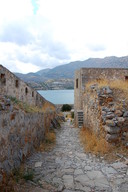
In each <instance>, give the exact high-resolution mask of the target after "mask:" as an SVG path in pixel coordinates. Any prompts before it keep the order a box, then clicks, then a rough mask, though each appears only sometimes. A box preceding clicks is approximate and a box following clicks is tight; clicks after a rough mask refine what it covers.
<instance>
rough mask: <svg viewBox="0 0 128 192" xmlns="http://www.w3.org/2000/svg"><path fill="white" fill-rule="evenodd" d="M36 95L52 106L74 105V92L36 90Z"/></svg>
mask: <svg viewBox="0 0 128 192" xmlns="http://www.w3.org/2000/svg"><path fill="white" fill-rule="evenodd" d="M38 93H39V94H40V95H42V96H43V97H44V98H45V99H47V100H48V101H50V102H52V103H53V104H74V90H73V89H72V90H67V89H66V90H38Z"/></svg>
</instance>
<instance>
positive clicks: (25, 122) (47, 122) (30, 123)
mask: <svg viewBox="0 0 128 192" xmlns="http://www.w3.org/2000/svg"><path fill="white" fill-rule="evenodd" d="M1 104H2V109H1V108H0V170H1V171H2V170H4V171H6V172H7V173H9V172H10V171H11V170H12V169H13V168H17V167H18V166H19V165H20V163H21V161H22V160H23V159H24V158H25V157H27V156H28V155H29V154H32V152H33V151H34V149H35V148H37V147H39V145H40V143H41V142H42V141H43V140H44V137H45V132H46V130H48V129H49V127H50V126H51V121H52V120H53V119H54V118H55V112H53V111H49V112H46V113H41V112H36V113H35V112H34V113H26V112H24V111H23V110H21V109H15V107H14V106H13V105H12V104H11V102H10V101H9V99H7V98H5V97H2V98H1V99H0V106H1Z"/></svg>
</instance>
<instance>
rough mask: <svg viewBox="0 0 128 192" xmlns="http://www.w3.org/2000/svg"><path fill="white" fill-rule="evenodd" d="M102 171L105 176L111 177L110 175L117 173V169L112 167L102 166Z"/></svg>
mask: <svg viewBox="0 0 128 192" xmlns="http://www.w3.org/2000/svg"><path fill="white" fill-rule="evenodd" d="M102 172H103V173H104V174H106V175H107V177H111V176H112V175H115V174H117V171H116V170H115V169H113V168H112V167H103V168H102Z"/></svg>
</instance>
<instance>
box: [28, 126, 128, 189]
mask: <svg viewBox="0 0 128 192" xmlns="http://www.w3.org/2000/svg"><path fill="white" fill-rule="evenodd" d="M26 166H27V167H29V168H32V169H34V173H35V174H34V175H35V176H34V183H36V184H35V187H33V188H31V189H29V190H26V191H29V192H30V191H31V192H34V191H35V192H59V191H60V192H75V191H77V192H84V191H85V192H104V191H108V192H112V191H113V192H128V166H127V165H126V164H125V163H122V162H115V163H111V164H108V163H106V162H105V161H104V160H102V159H98V158H96V157H95V156H94V155H88V154H85V153H84V150H83V148H82V146H81V144H80V142H79V129H77V128H72V127H71V126H70V125H69V123H68V122H66V123H64V124H63V125H62V128H61V129H60V130H58V131H57V141H56V146H55V147H54V148H53V150H52V151H50V152H38V153H36V154H34V155H33V156H31V157H30V158H29V159H28V160H27V162H26ZM29 185H32V184H31V183H29Z"/></svg>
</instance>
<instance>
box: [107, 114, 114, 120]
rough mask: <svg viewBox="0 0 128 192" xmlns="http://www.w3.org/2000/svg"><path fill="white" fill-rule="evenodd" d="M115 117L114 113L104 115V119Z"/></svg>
mask: <svg viewBox="0 0 128 192" xmlns="http://www.w3.org/2000/svg"><path fill="white" fill-rule="evenodd" d="M114 117H115V114H114V113H109V114H107V115H106V119H113V118H114Z"/></svg>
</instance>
